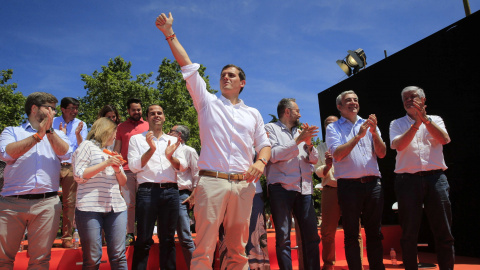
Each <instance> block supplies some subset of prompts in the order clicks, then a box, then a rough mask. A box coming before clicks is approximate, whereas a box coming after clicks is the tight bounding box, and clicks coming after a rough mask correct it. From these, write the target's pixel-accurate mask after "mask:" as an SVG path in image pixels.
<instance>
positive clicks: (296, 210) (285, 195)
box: [265, 98, 320, 270]
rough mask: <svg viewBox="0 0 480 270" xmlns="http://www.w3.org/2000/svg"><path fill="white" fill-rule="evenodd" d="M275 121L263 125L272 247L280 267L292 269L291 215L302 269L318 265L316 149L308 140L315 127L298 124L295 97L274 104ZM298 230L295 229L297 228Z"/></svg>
mask: <svg viewBox="0 0 480 270" xmlns="http://www.w3.org/2000/svg"><path fill="white" fill-rule="evenodd" d="M277 114H278V118H279V121H277V122H276V123H269V124H266V125H265V130H266V131H267V134H268V138H269V139H270V143H271V144H272V157H271V159H270V162H269V163H268V164H267V167H266V169H265V171H266V176H267V183H268V192H269V194H270V208H271V211H272V217H273V223H274V224H275V234H276V236H275V239H276V245H275V249H276V252H277V259H278V265H279V266H280V269H292V259H291V247H290V230H291V228H292V214H293V215H294V216H295V218H296V220H297V222H298V225H299V228H300V237H301V239H302V251H303V265H304V267H305V269H318V270H319V269H320V255H319V254H320V252H319V248H318V245H319V244H320V237H319V236H318V229H317V217H316V215H315V209H314V206H313V196H312V193H313V183H312V172H313V164H316V163H317V161H318V151H317V149H316V148H315V147H313V144H312V138H313V137H315V136H316V134H317V132H318V127H316V126H309V125H308V124H303V125H302V128H301V129H299V125H300V117H301V114H300V109H299V108H298V105H297V103H296V102H295V99H293V98H284V99H282V100H280V102H279V103H278V106H277ZM297 233H298V232H297Z"/></svg>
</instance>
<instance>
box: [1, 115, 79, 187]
mask: <svg viewBox="0 0 480 270" xmlns="http://www.w3.org/2000/svg"><path fill="white" fill-rule="evenodd" d="M36 132H37V130H35V129H34V128H33V127H32V126H31V124H30V122H28V121H27V122H26V123H25V124H22V125H21V126H19V127H6V128H5V129H4V130H3V132H2V134H1V135H0V158H1V159H2V160H3V161H5V162H6V163H7V166H6V167H5V172H4V177H5V185H4V187H3V190H2V193H1V194H2V196H12V195H23V194H40V193H46V192H52V191H58V186H59V180H58V179H59V178H60V162H62V161H63V160H68V159H70V157H71V155H72V148H71V147H69V149H68V151H67V153H66V154H65V155H63V156H57V154H55V152H54V151H53V149H52V146H51V145H50V142H49V141H48V139H47V137H46V136H45V137H44V138H43V140H41V141H40V142H39V143H37V144H35V145H34V146H33V147H32V148H31V149H30V150H28V151H27V152H26V153H25V154H24V155H23V156H21V157H19V158H18V159H14V158H12V157H11V156H10V155H8V154H7V151H6V148H7V145H9V144H10V143H13V142H18V141H21V140H23V139H25V138H27V137H30V136H33V134H35V133H36ZM55 132H56V133H57V135H58V136H60V138H62V139H63V140H65V141H66V142H67V143H69V141H68V138H67V136H65V134H64V133H63V132H61V131H58V130H55Z"/></svg>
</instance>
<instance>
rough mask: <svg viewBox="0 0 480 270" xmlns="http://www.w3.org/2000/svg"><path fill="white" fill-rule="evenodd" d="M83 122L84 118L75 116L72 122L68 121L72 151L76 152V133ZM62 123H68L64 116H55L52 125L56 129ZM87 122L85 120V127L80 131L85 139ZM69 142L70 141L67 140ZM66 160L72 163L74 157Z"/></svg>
mask: <svg viewBox="0 0 480 270" xmlns="http://www.w3.org/2000/svg"><path fill="white" fill-rule="evenodd" d="M80 122H82V120H80V119H78V118H74V119H73V120H72V121H70V123H67V137H68V140H69V145H70V147H71V148H72V151H73V152H75V150H77V147H78V142H77V136H76V135H75V130H76V129H77V127H78V125H79V124H80ZM60 123H62V126H63V125H64V124H65V123H66V121H65V119H63V116H59V117H55V118H54V119H53V124H52V127H53V128H54V129H58V128H59V127H60ZM87 134H88V131H87V124H85V122H83V128H82V131H80V136H82V138H83V140H86V139H87ZM66 142H67V143H68V141H66ZM64 162H68V163H72V159H71V158H69V159H68V160H65V161H64Z"/></svg>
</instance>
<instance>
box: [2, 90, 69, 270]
mask: <svg viewBox="0 0 480 270" xmlns="http://www.w3.org/2000/svg"><path fill="white" fill-rule="evenodd" d="M56 103H57V99H56V98H55V97H54V96H53V95H51V94H48V93H42V92H35V93H32V94H30V95H29V96H28V97H27V100H26V103H25V112H26V114H27V116H28V119H27V121H26V123H24V124H22V125H20V126H18V127H6V128H5V129H4V130H3V132H2V134H1V135H0V159H1V160H3V161H5V162H6V163H7V166H6V167H5V185H4V187H3V190H2V192H1V193H0V195H1V196H0V247H1V248H0V269H13V263H14V261H15V255H16V254H17V251H18V247H19V246H20V242H21V241H22V238H23V236H24V234H25V229H27V231H28V235H27V236H28V242H29V246H30V247H31V248H29V249H28V255H29V257H30V259H29V262H28V268H29V269H48V268H49V264H50V263H49V262H50V254H51V251H50V250H51V248H52V244H53V241H54V240H55V236H56V235H57V231H58V223H59V222H60V208H61V207H62V206H61V204H60V201H59V200H58V196H57V191H58V186H59V182H58V175H59V174H60V162H62V161H65V160H69V159H70V156H71V154H72V149H71V147H69V141H68V138H67V136H66V135H65V134H64V133H63V132H60V131H58V130H54V129H53V128H52V122H53V116H54V115H55V104H56Z"/></svg>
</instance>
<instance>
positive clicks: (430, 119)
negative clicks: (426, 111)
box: [425, 116, 432, 125]
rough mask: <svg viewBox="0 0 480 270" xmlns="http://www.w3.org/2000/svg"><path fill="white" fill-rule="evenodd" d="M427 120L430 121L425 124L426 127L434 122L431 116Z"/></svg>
mask: <svg viewBox="0 0 480 270" xmlns="http://www.w3.org/2000/svg"><path fill="white" fill-rule="evenodd" d="M427 119H428V121H427V122H425V125H428V124H430V123H431V122H432V118H430V116H429V117H428V118H427Z"/></svg>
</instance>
